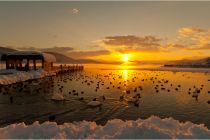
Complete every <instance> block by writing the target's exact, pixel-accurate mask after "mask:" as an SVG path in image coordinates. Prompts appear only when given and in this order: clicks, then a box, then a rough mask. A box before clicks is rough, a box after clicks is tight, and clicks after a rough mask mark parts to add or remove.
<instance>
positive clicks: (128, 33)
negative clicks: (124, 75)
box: [0, 1, 210, 63]
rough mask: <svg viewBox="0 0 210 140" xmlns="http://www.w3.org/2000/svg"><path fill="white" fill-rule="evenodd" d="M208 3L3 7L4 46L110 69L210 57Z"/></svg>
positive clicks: (20, 4) (8, 4)
mask: <svg viewBox="0 0 210 140" xmlns="http://www.w3.org/2000/svg"><path fill="white" fill-rule="evenodd" d="M209 9H210V1H209V2H207V1H206V2H143V1H136V2H110V1H109V2H108V1H107V2H70V1H66V2H0V19H1V21H0V46H3V47H11V48H15V49H20V50H39V51H43V50H46V51H56V52H59V53H62V54H65V55H67V56H70V57H73V58H76V59H79V58H88V59H94V60H100V61H103V62H106V63H115V62H116V63H117V62H119V61H121V62H124V63H138V62H140V61H165V60H179V59H186V58H188V59H191V58H202V57H207V56H210V27H209V25H210V16H209Z"/></svg>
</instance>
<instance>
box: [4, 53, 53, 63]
mask: <svg viewBox="0 0 210 140" xmlns="http://www.w3.org/2000/svg"><path fill="white" fill-rule="evenodd" d="M8 59H32V60H34V59H35V60H44V61H46V62H56V58H55V56H54V55H52V54H49V53H41V52H37V51H14V52H10V53H7V54H3V55H2V56H1V60H3V61H5V60H8Z"/></svg>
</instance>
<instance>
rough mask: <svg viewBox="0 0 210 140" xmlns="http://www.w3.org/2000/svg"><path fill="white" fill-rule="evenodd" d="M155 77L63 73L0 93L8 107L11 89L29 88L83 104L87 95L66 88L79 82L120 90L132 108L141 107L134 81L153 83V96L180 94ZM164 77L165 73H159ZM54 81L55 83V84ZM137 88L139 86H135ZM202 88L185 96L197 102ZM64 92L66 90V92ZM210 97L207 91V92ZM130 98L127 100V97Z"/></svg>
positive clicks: (102, 98)
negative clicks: (54, 92) (68, 96)
mask: <svg viewBox="0 0 210 140" xmlns="http://www.w3.org/2000/svg"><path fill="white" fill-rule="evenodd" d="M153 73H154V75H153V76H151V75H148V74H147V73H145V72H136V73H134V74H132V75H129V80H128V79H125V78H124V77H123V73H120V74H116V73H112V72H111V73H108V74H89V73H88V74H87V73H86V72H79V73H65V74H61V75H57V76H56V77H57V78H58V80H57V81H56V80H53V78H54V77H48V79H47V80H46V78H45V81H44V85H45V86H43V82H40V81H42V80H40V79H36V80H29V81H25V82H19V83H16V84H11V85H7V86H0V92H1V93H3V94H8V95H10V96H9V101H10V103H13V102H14V97H13V95H12V94H11V90H10V89H13V92H15V91H16V92H20V93H21V92H26V93H27V92H30V91H29V87H30V86H38V88H36V89H33V90H35V91H36V93H41V92H49V91H47V90H48V89H50V88H51V89H52V88H53V89H56V88H57V89H58V90H57V93H56V94H53V96H52V98H51V100H53V101H57V102H59V101H66V100H68V99H67V95H71V96H75V97H77V99H78V100H80V101H83V100H85V96H84V94H86V91H77V90H76V89H74V87H71V85H70V84H65V83H68V82H71V81H74V80H75V81H79V82H81V85H84V86H89V87H90V88H92V87H94V90H93V91H94V92H98V91H100V90H101V89H103V90H104V89H105V90H107V92H108V90H112V89H117V90H121V91H122V94H119V99H118V100H119V101H126V102H128V103H131V104H133V105H134V106H136V107H138V106H139V104H140V100H141V98H142V92H143V89H144V88H143V86H142V85H143V84H142V85H136V83H135V82H136V81H141V82H146V81H150V82H151V83H152V85H151V87H153V88H154V91H155V92H156V93H161V92H176V91H180V89H181V88H182V86H181V85H180V84H178V85H176V84H173V83H172V81H169V80H167V79H165V78H160V77H159V76H160V75H161V73H159V72H158V71H157V72H155V71H153ZM162 74H164V73H162ZM141 75H143V76H144V77H146V78H142V79H140V77H141ZM55 81H56V82H55ZM130 83H134V84H133V85H135V86H134V87H132V88H127V87H128V84H130ZM138 84H139V83H138ZM203 88H204V85H203V84H201V85H199V86H195V85H194V86H193V87H189V89H188V94H189V95H191V96H192V97H193V98H195V99H196V100H198V97H199V95H200V94H201V93H202V90H203ZM64 89H67V90H68V93H67V94H64ZM52 92H53V91H52ZM65 92H66V90H65ZM208 93H210V91H208ZM127 95H129V96H127ZM106 99H107V97H106V96H105V95H104V94H102V95H101V96H99V97H94V98H93V99H92V100H91V101H89V102H88V103H87V105H88V106H91V107H97V106H101V105H102V104H103V101H105V100H106ZM207 103H208V104H210V100H207Z"/></svg>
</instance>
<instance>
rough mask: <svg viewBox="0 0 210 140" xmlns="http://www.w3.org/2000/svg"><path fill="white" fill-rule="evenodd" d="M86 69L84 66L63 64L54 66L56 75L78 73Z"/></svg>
mask: <svg viewBox="0 0 210 140" xmlns="http://www.w3.org/2000/svg"><path fill="white" fill-rule="evenodd" d="M83 69H84V66H83V65H78V64H77V65H66V64H61V65H60V66H53V71H55V72H56V74H64V73H69V72H76V71H82V70H83Z"/></svg>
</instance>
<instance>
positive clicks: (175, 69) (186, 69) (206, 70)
mask: <svg viewBox="0 0 210 140" xmlns="http://www.w3.org/2000/svg"><path fill="white" fill-rule="evenodd" d="M101 70H124V69H123V68H122V69H117V68H116V69H115V68H113V69H112V68H101ZM127 70H149V71H171V72H199V73H210V68H195V67H166V66H160V67H150V68H146V67H144V68H130V69H127Z"/></svg>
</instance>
